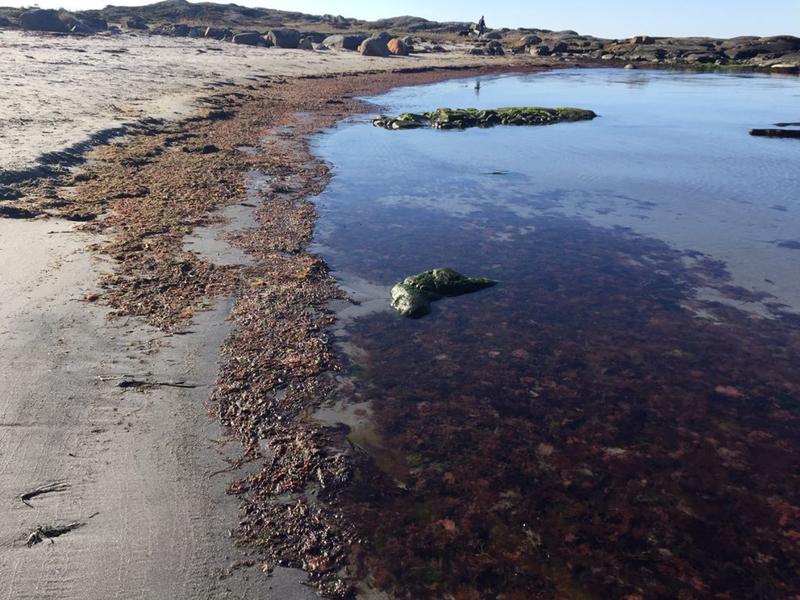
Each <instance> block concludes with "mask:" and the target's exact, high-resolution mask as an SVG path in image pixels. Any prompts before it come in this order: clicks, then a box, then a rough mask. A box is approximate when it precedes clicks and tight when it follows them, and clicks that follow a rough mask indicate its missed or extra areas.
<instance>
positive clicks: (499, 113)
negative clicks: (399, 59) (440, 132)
mask: <svg viewBox="0 0 800 600" xmlns="http://www.w3.org/2000/svg"><path fill="white" fill-rule="evenodd" d="M596 117H597V114H596V113H595V112H594V111H591V110H586V109H583V108H572V107H560V108H543V107H539V106H529V107H510V108H497V109H478V108H437V109H436V110H433V111H430V112H424V113H409V112H406V113H401V114H400V115H399V116H397V117H387V116H385V115H381V116H379V117H378V118H376V119H374V120H373V121H372V124H373V125H375V126H376V127H382V128H384V129H390V130H399V129H420V128H424V127H432V128H433V129H468V128H470V127H482V128H486V127H495V126H497V125H520V126H522V125H528V126H531V125H554V124H556V123H573V122H577V121H591V120H592V119H594V118H596Z"/></svg>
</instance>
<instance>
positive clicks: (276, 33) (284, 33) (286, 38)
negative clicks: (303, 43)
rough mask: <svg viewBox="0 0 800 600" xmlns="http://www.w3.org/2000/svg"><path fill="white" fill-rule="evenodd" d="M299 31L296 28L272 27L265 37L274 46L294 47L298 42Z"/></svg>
mask: <svg viewBox="0 0 800 600" xmlns="http://www.w3.org/2000/svg"><path fill="white" fill-rule="evenodd" d="M300 37H301V35H300V32H299V31H297V30H296V29H273V30H271V31H270V32H269V33H268V34H267V38H268V39H269V41H270V42H272V45H273V46H275V47H276V48H288V49H290V50H291V49H295V48H297V46H298V44H300Z"/></svg>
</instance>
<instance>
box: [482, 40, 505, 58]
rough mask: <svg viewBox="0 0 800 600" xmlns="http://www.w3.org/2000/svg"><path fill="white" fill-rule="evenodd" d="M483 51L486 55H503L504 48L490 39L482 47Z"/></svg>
mask: <svg viewBox="0 0 800 600" xmlns="http://www.w3.org/2000/svg"><path fill="white" fill-rule="evenodd" d="M483 51H484V53H485V54H486V55H487V56H505V50H503V45H502V44H501V43H500V42H498V41H496V40H492V41H490V42H489V43H488V44H486V46H484V48H483Z"/></svg>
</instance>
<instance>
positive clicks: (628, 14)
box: [0, 0, 800, 38]
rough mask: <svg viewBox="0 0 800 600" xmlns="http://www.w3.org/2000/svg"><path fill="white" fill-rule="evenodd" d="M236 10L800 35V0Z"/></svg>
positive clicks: (459, 0) (357, 4) (283, 2)
mask: <svg viewBox="0 0 800 600" xmlns="http://www.w3.org/2000/svg"><path fill="white" fill-rule="evenodd" d="M109 3H110V4H115V5H128V6H137V5H142V4H148V2H146V1H142V0H115V1H112V2H109V1H108V0H39V2H38V6H40V7H42V8H62V7H63V8H66V9H68V10H85V9H90V8H102V7H104V6H105V5H106V4H109ZM0 4H2V5H9V4H10V5H11V6H30V5H32V4H34V2H31V1H28V2H25V1H22V2H19V1H16V0H10V1H9V0H0ZM236 4H242V5H245V6H258V7H265V8H275V9H281V10H292V11H298V12H305V13H311V14H325V13H329V14H335V15H338V14H340V15H344V16H346V17H355V18H358V19H368V20H375V19H380V18H387V17H396V16H399V15H414V16H418V17H424V18H426V19H431V20H436V21H476V20H477V19H478V18H480V16H481V15H482V14H485V16H486V23H487V25H488V26H489V27H494V28H499V27H512V28H514V27H537V28H542V29H553V30H562V29H574V30H576V31H578V32H580V33H584V34H591V35H597V36H603V37H612V38H621V37H630V36H632V35H639V34H648V35H663V36H691V35H708V36H714V37H734V36H739V35H761V36H767V35H778V34H790V35H800V0H771V1H770V2H769V5H768V6H767V4H766V3H764V4H761V5H760V6H759V5H758V4H757V3H755V2H753V0H671V1H670V2H659V3H655V2H642V1H641V0H636V1H633V0H605V2H602V3H601V2H597V0H570V2H565V3H561V4H560V5H557V4H556V3H552V2H550V3H535V2H530V1H527V2H523V1H522V0H511V1H506V2H499V3H497V4H494V3H486V2H481V1H479V0H437V1H435V2H432V1H431V0H404V1H402V2H400V1H397V0H390V1H381V2H376V1H375V0H348V1H337V0H237V1H236Z"/></svg>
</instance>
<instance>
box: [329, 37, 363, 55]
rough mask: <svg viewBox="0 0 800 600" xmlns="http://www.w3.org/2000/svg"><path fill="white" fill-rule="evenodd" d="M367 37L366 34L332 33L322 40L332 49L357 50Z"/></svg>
mask: <svg viewBox="0 0 800 600" xmlns="http://www.w3.org/2000/svg"><path fill="white" fill-rule="evenodd" d="M365 39H367V36H365V35H342V34H337V35H330V36H328V37H326V38H325V39H324V40H322V43H323V44H324V45H325V47H327V48H330V49H331V50H350V51H351V52H356V51H357V50H358V47H359V46H360V45H361V43H362V42H363V41H364V40H365Z"/></svg>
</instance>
